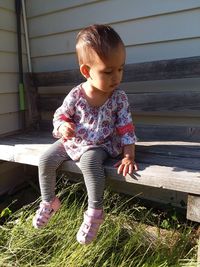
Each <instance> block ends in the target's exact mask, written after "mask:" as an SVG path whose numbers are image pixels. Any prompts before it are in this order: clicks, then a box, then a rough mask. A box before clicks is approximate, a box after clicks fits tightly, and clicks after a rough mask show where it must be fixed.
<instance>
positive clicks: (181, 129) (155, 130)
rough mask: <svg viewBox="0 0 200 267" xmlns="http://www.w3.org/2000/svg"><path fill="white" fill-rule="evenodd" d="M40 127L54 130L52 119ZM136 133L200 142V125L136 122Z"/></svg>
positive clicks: (142, 136) (146, 137) (145, 138)
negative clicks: (144, 123)
mask: <svg viewBox="0 0 200 267" xmlns="http://www.w3.org/2000/svg"><path fill="white" fill-rule="evenodd" d="M52 116H53V114H52ZM40 129H41V130H44V131H52V119H51V120H42V121H40ZM136 135H137V136H138V138H139V140H140V141H186V142H200V126H194V127H191V126H176V125H153V124H150V125H149V124H147V125H143V124H136Z"/></svg>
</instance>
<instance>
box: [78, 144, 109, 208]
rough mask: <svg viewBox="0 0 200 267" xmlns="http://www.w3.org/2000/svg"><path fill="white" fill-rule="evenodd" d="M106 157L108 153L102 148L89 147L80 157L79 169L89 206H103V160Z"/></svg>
mask: <svg viewBox="0 0 200 267" xmlns="http://www.w3.org/2000/svg"><path fill="white" fill-rule="evenodd" d="M107 158H108V154H107V152H106V151H105V150H104V149H102V148H94V149H90V150H88V151H86V152H85V153H84V154H83V155H82V157H81V158H80V164H81V171H82V173H83V176H84V181H85V185H86V188H87V194H88V207H89V208H93V209H102V208H103V194H104V188H105V174H104V167H103V162H104V161H105V160H106V159H107Z"/></svg>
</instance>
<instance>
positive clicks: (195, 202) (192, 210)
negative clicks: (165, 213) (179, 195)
mask: <svg viewBox="0 0 200 267" xmlns="http://www.w3.org/2000/svg"><path fill="white" fill-rule="evenodd" d="M199 207H200V196H199V195H191V194H189V195H188V203H187V219H189V220H192V221H195V222H200V209H199ZM197 233H198V235H199V240H198V244H197V245H198V249H197V266H200V226H199V228H198V231H197Z"/></svg>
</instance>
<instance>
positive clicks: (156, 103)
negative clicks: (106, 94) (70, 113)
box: [38, 91, 200, 117]
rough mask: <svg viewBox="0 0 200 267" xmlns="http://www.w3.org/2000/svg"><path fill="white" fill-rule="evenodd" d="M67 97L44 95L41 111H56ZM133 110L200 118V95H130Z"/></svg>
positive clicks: (147, 113)
mask: <svg viewBox="0 0 200 267" xmlns="http://www.w3.org/2000/svg"><path fill="white" fill-rule="evenodd" d="M65 96H66V95H63V94H61V95H42V96H40V97H39V99H38V108H39V110H40V111H52V110H56V109H57V108H58V107H59V106H60V105H61V104H62V102H63V100H64V97H65ZM128 98H129V103H130V106H131V110H132V112H133V114H135V115H138V114H139V115H145V116H151V115H159V116H161V115H162V116H173V115H176V116H184V117H191V116H192V117H200V93H199V91H190V92H160V93H141V94H139V93H137V94H128Z"/></svg>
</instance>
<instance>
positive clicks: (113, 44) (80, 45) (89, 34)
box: [76, 24, 124, 64]
mask: <svg viewBox="0 0 200 267" xmlns="http://www.w3.org/2000/svg"><path fill="white" fill-rule="evenodd" d="M119 45H122V46H124V43H123V41H122V39H121V38H120V36H119V35H118V33H117V32H116V31H115V30H114V29H113V28H112V27H110V26H108V25H100V24H94V25H90V26H88V27H86V28H84V29H83V30H81V31H80V32H79V33H78V35H77V38H76V53H77V56H78V61H79V64H83V63H86V62H91V61H92V58H93V55H94V54H93V52H95V53H96V54H97V55H98V56H99V57H100V58H101V59H106V58H107V57H108V56H109V53H110V51H111V50H112V49H114V48H117V47H118V46H119Z"/></svg>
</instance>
